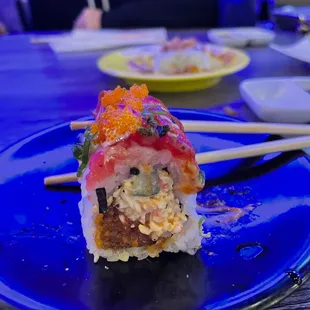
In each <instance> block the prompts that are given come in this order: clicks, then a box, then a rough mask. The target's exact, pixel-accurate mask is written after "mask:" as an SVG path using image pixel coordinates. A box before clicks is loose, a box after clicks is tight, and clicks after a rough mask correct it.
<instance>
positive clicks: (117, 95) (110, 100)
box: [101, 86, 127, 107]
mask: <svg viewBox="0 0 310 310" xmlns="http://www.w3.org/2000/svg"><path fill="white" fill-rule="evenodd" d="M126 92H127V90H126V89H125V88H121V87H120V86H117V87H116V88H115V89H114V90H109V91H107V92H104V96H103V97H102V98H101V103H102V105H103V106H104V107H108V106H112V107H117V106H118V105H119V104H120V103H121V102H122V99H123V97H124V95H125V94H126Z"/></svg>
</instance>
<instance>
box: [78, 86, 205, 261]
mask: <svg viewBox="0 0 310 310" xmlns="http://www.w3.org/2000/svg"><path fill="white" fill-rule="evenodd" d="M94 117H95V121H94V122H93V123H92V124H91V126H89V127H87V128H86V130H85V133H84V137H83V139H82V140H81V142H79V143H78V144H76V145H75V146H74V156H75V158H76V159H77V160H78V161H79V163H80V166H79V170H78V176H79V182H80V183H81V190H82V199H81V201H80V203H79V209H80V213H81V221H82V228H83V233H84V237H85V239H86V242H87V247H88V250H89V252H90V253H91V254H93V255H94V261H95V262H97V261H98V260H99V258H100V257H103V258H106V259H107V260H108V261H118V260H120V261H127V260H128V259H129V258H130V257H137V258H138V259H145V258H147V257H157V256H159V254H160V253H161V252H162V251H167V252H179V251H182V252H186V253H189V254H195V253H196V251H197V250H198V249H199V248H200V246H201V239H202V237H203V234H202V229H201V225H202V222H203V221H202V220H201V218H200V216H198V214H197V213H196V211H195V209H196V193H197V192H198V191H200V190H201V189H202V188H203V187H204V181H205V180H204V175H203V173H202V172H201V171H200V169H199V167H198V164H197V162H196V160H195V150H194V148H193V147H192V145H191V143H190V142H189V140H188V139H187V137H186V135H185V133H184V128H183V126H182V124H181V122H180V121H179V120H178V119H176V118H175V117H174V116H172V115H171V114H170V112H169V111H168V109H167V108H166V106H165V105H164V104H163V103H162V102H161V101H160V100H158V99H156V98H154V97H151V96H149V94H148V89H147V87H146V85H141V86H138V85H133V86H132V87H131V88H130V89H129V90H127V89H124V88H121V87H119V86H118V87H117V88H116V89H115V90H111V91H104V92H102V93H101V94H100V95H99V100H98V104H97V107H96V109H95V111H94Z"/></svg>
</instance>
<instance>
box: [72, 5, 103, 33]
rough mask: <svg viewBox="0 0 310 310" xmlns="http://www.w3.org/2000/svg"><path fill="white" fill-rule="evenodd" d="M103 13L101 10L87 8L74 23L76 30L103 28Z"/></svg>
mask: <svg viewBox="0 0 310 310" xmlns="http://www.w3.org/2000/svg"><path fill="white" fill-rule="evenodd" d="M101 16H102V11H101V10H99V9H89V8H85V9H83V11H82V12H81V14H80V15H79V16H78V17H77V19H76V20H75V22H74V26H73V28H75V29H92V30H97V29H100V28H101Z"/></svg>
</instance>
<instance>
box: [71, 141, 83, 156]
mask: <svg viewBox="0 0 310 310" xmlns="http://www.w3.org/2000/svg"><path fill="white" fill-rule="evenodd" d="M82 155H83V145H82V144H80V143H77V144H75V145H74V146H73V156H74V158H75V159H76V160H82Z"/></svg>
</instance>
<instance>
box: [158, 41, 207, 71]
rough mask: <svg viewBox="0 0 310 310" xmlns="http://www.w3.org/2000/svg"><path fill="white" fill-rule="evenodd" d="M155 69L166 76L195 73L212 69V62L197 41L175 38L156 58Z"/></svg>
mask: <svg viewBox="0 0 310 310" xmlns="http://www.w3.org/2000/svg"><path fill="white" fill-rule="evenodd" d="M154 68H155V72H159V73H164V74H183V73H195V72H203V71H206V70H208V69H211V62H210V59H209V57H208V55H207V54H206V53H205V51H204V49H203V46H201V45H200V44H199V43H198V42H197V41H196V39H185V40H180V39H179V38H174V39H173V40H171V41H168V42H167V43H166V44H165V45H164V46H163V48H162V50H161V51H160V52H159V53H158V54H156V55H155V56H154Z"/></svg>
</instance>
